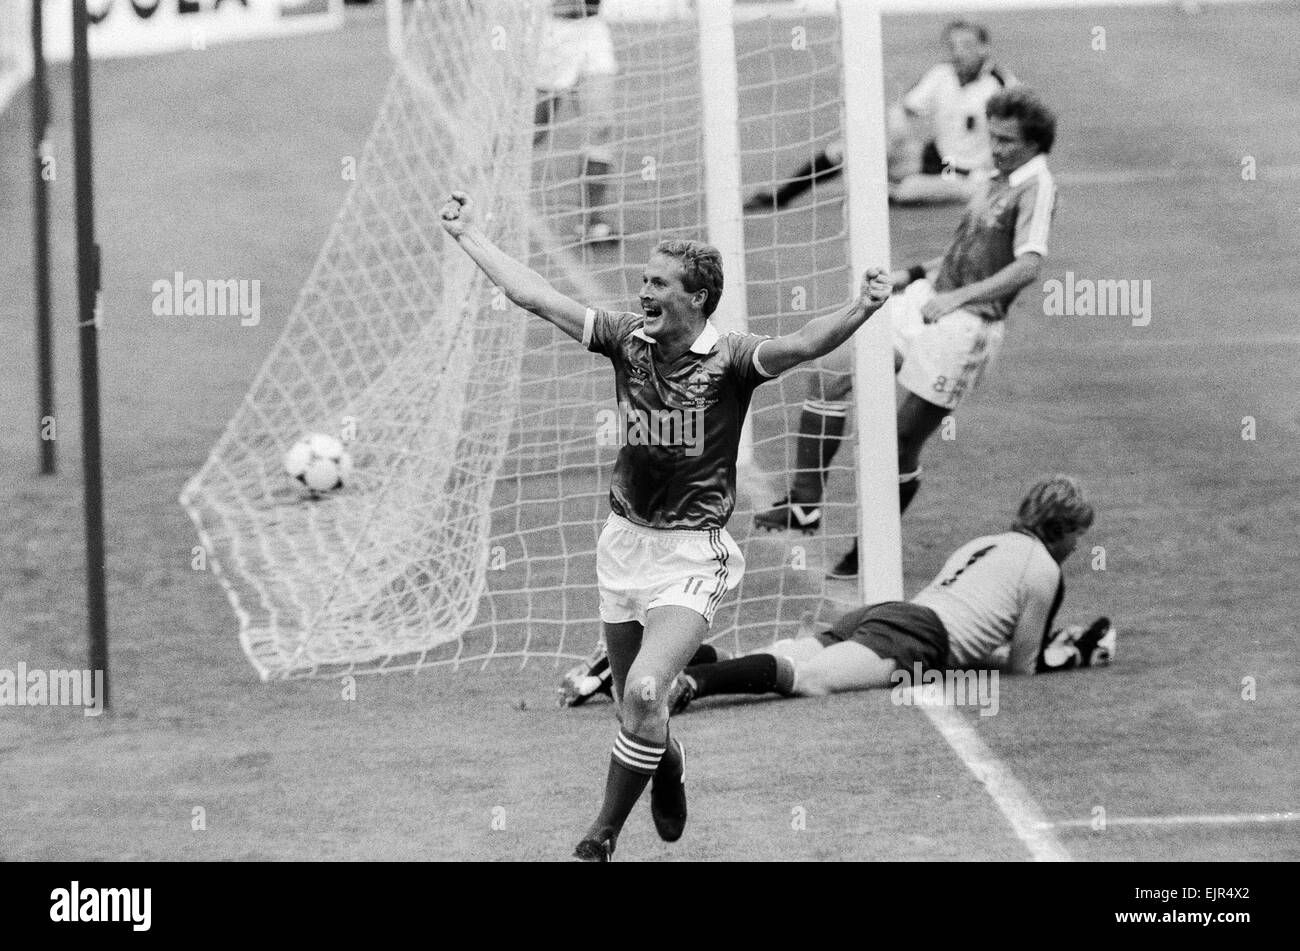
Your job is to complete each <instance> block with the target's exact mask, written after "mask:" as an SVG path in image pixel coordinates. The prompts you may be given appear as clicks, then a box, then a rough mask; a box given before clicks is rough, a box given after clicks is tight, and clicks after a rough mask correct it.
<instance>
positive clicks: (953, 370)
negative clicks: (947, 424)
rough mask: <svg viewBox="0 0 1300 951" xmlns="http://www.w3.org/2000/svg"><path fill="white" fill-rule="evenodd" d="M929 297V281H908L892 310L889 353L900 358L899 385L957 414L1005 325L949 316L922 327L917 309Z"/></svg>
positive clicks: (998, 344)
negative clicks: (909, 282) (892, 344)
mask: <svg viewBox="0 0 1300 951" xmlns="http://www.w3.org/2000/svg"><path fill="white" fill-rule="evenodd" d="M932 297H934V287H933V285H931V284H930V282H929V281H927V280H920V281H913V282H912V283H911V284H909V285H907V289H906V290H905V291H903V294H902V296H901V297H900V298H899V302H898V304H897V305H895V306H894V307H893V308H892V310H891V313H892V323H891V328H892V331H893V337H894V349H895V350H896V351H897V352H898V354H899V355H900V356H901V357H902V358H903V365H902V367H900V368H899V371H898V384H899V386H901V387H903V389H905V390H907V391H909V392H911V393H915V394H916V395H917V396H919V397H921V399H923V400H926V401H928V402H930V403H934V404H936V405H938V406H942V407H944V408H946V409H956V408H957V404H958V403H960V402H961V400H962V397H964V396H965V395H966V394H967V393H969V392H970V391H971V390H973V389H974V388H975V384H976V383H978V382H979V378H980V376H981V375H982V374H983V373H984V368H985V367H986V366H988V364H989V363H990V361H992V359H993V357H994V356H995V355H996V354H997V352H998V350H999V349H1000V348H1001V346H1002V335H1003V333H1004V332H1005V327H1004V326H1003V325H1004V324H1005V323H1006V322H1005V321H1002V320H987V319H985V318H983V317H981V316H979V315H978V314H972V313H971V312H970V311H968V310H954V311H953V312H952V313H950V314H945V315H944V316H942V317H940V318H939V319H938V320H936V321H935V322H934V323H932V324H927V323H926V322H925V319H924V318H923V317H922V316H921V308H923V307H924V306H925V305H926V303H927V302H928V301H929V300H930V298H932Z"/></svg>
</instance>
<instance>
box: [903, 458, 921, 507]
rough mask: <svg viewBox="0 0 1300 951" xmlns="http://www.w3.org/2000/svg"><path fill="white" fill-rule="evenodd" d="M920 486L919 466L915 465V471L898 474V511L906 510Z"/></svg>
mask: <svg viewBox="0 0 1300 951" xmlns="http://www.w3.org/2000/svg"><path fill="white" fill-rule="evenodd" d="M920 488H921V468H920V466H918V467H917V469H916V471H915V472H904V473H901V474H900V475H899V476H898V511H899V512H906V511H907V507H908V506H909V505H911V504H912V499H913V498H915V497H916V493H917V490H918V489H920Z"/></svg>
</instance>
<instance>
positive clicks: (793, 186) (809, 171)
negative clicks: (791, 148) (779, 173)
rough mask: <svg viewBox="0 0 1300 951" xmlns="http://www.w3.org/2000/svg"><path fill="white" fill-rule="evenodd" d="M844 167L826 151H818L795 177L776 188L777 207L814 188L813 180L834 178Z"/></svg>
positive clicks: (819, 180)
mask: <svg viewBox="0 0 1300 951" xmlns="http://www.w3.org/2000/svg"><path fill="white" fill-rule="evenodd" d="M843 167H844V166H843V165H842V164H841V163H839V162H834V161H832V160H831V159H830V158H829V157H828V156H827V155H826V153H825V152H818V153H817V155H816V156H815V157H814V158H813V160H812V161H811V162H808V163H807V164H806V165H804V166H803V167H802V168H800V169H799V171H797V172H795V173H794V177H793V178H791V179H790V180H789V181H787V182H786V183H785V184H784V185H782V186H781V187H780V188H778V189H777V190H776V205H777V207H778V208H781V207H784V206H785V205H788V204H789V203H790V202H792V201H794V200H795V199H796V198H798V197H799V196H800V195H802V194H803V193H804V192H806V191H807V190H808V189H810V188H812V186H813V182H821V181H825V180H826V179H829V178H834V177H835V176H836V175H838V174H839V173H840V171H841V170H842V169H843Z"/></svg>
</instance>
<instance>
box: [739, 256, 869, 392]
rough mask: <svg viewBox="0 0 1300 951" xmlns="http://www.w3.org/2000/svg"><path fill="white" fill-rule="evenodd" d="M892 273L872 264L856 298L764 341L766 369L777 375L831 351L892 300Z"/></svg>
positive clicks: (761, 347) (762, 352) (761, 358)
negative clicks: (794, 329) (793, 330)
mask: <svg viewBox="0 0 1300 951" xmlns="http://www.w3.org/2000/svg"><path fill="white" fill-rule="evenodd" d="M889 291H890V281H889V272H888V271H886V270H885V269H884V268H878V267H873V268H872V269H871V270H869V271H867V273H866V274H864V275H863V276H862V291H861V293H860V294H859V295H858V298H857V300H855V301H854V302H853V303H851V304H849V305H848V306H847V307H843V308H841V309H840V310H837V311H836V312H835V313H833V314H827V315H825V316H824V317H815V318H813V319H812V320H810V321H808V323H806V324H804V325H803V326H802V327H800V328H799V329H798V330H796V331H795V332H794V333H792V334H786V335H785V336H783V337H776V338H774V339H772V340H764V341H763V342H762V343H761V344H760V345H759V348H758V350H757V352H756V356H757V357H758V361H759V362H760V363H761V364H762V365H763V369H764V370H765V371H766V372H767V373H769V374H771V375H772V376H776V375H777V374H780V373H784V372H785V371H786V370H789V369H790V368H792V367H796V366H798V365H799V364H801V363H806V362H807V361H809V360H816V359H817V358H818V357H822V356H825V355H826V354H828V353H830V352H831V351H832V350H834V349H835V348H836V347H838V346H839V345H840V344H842V343H843V342H844V341H846V340H848V339H849V337H851V336H853V332H854V331H855V330H857V329H858V328H859V327H861V326H862V325H863V324H865V323H866V322H867V318H868V317H870V316H871V315H872V314H874V313H875V312H876V311H878V310H880V308H881V306H883V305H884V303H885V301H887V300H889Z"/></svg>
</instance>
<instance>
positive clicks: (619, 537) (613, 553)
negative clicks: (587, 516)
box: [596, 514, 745, 624]
mask: <svg viewBox="0 0 1300 951" xmlns="http://www.w3.org/2000/svg"><path fill="white" fill-rule="evenodd" d="M744 575H745V556H744V555H742V554H741V553H740V548H739V546H737V545H736V542H735V540H734V539H732V537H731V535H730V534H729V533H728V532H727V530H726V529H725V528H715V529H711V530H708V531H687V530H685V529H660V528H646V527H645V526H642V525H637V524H635V523H633V522H629V521H628V520H627V519H625V518H623V517H621V516H619V515H613V514H611V515H610V516H609V518H608V519H607V520H606V521H605V528H604V529H603V530H602V531H601V533H600V541H599V543H598V544H597V545H596V581H597V586H598V588H599V591H600V619H601V620H602V621H604V622H605V623H607V624H620V623H622V622H624V621H639V622H640V623H642V624H644V623H645V618H646V612H647V611H649V610H650V609H651V608H658V607H663V606H664V605H667V604H676V605H679V606H680V607H684V608H690V609H691V610H692V611H694V612H696V613H697V614H700V615H702V616H703V617H704V620H705V621H706V622H708V623H709V624H712V623H713V612H714V611H716V610H717V609H718V605H719V604H721V603H722V598H723V596H724V595H725V594H726V593H727V592H728V591H730V590H731V589H732V588H734V587H735V586H736V585H738V584H740V579H741V578H743V577H744Z"/></svg>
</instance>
